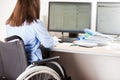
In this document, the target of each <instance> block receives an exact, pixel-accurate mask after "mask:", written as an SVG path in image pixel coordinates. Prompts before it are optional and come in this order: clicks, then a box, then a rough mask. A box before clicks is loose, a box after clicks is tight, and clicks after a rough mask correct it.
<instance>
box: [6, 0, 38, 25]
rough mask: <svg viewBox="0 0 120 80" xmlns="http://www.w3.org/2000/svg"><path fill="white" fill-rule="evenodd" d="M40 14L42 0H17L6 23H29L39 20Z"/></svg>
mask: <svg viewBox="0 0 120 80" xmlns="http://www.w3.org/2000/svg"><path fill="white" fill-rule="evenodd" d="M39 15H40V0H17V3H16V6H15V8H14V10H13V12H12V14H11V16H10V17H9V18H8V20H7V21H6V24H10V25H11V26H13V27H14V26H21V25H22V24H23V23H24V22H25V21H27V23H28V24H30V23H31V22H33V21H34V20H35V21H37V19H39Z"/></svg>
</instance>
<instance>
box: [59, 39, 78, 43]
mask: <svg viewBox="0 0 120 80" xmlns="http://www.w3.org/2000/svg"><path fill="white" fill-rule="evenodd" d="M61 40H62V42H69V43H72V42H73V41H75V40H77V38H61Z"/></svg>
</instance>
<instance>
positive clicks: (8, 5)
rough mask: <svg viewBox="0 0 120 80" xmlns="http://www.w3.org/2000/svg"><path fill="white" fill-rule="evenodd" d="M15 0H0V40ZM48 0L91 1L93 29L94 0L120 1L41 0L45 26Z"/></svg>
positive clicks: (42, 18)
mask: <svg viewBox="0 0 120 80" xmlns="http://www.w3.org/2000/svg"><path fill="white" fill-rule="evenodd" d="M16 1H17V0H0V10H1V11H0V40H2V39H3V38H4V37H5V21H6V20H7V19H8V17H9V16H10V14H11V13H12V10H13V9H14V6H15V4H16ZM49 1H62V2H64V1H65V2H91V3H92V15H91V28H92V29H93V30H95V26H96V2H98V1H103V2H104V1H105V2H106V1H108V2H113V1H114V2H120V1H119V0H41V13H40V16H41V20H42V21H43V22H44V24H45V26H46V27H47V22H48V2H49Z"/></svg>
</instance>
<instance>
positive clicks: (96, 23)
mask: <svg viewBox="0 0 120 80" xmlns="http://www.w3.org/2000/svg"><path fill="white" fill-rule="evenodd" d="M99 3H105V4H106V3H107V4H113V3H114V4H120V2H97V5H96V7H97V8H96V9H97V10H96V31H98V4H99ZM98 32H99V31H98ZM100 33H103V34H107V35H120V34H115V33H109V32H100Z"/></svg>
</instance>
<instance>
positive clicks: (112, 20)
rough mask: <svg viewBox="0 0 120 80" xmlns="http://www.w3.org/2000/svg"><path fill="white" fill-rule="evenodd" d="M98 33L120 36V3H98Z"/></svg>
mask: <svg viewBox="0 0 120 80" xmlns="http://www.w3.org/2000/svg"><path fill="white" fill-rule="evenodd" d="M97 31H98V32H101V33H105V34H112V35H113V34H117V35H120V2H98V3H97Z"/></svg>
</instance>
